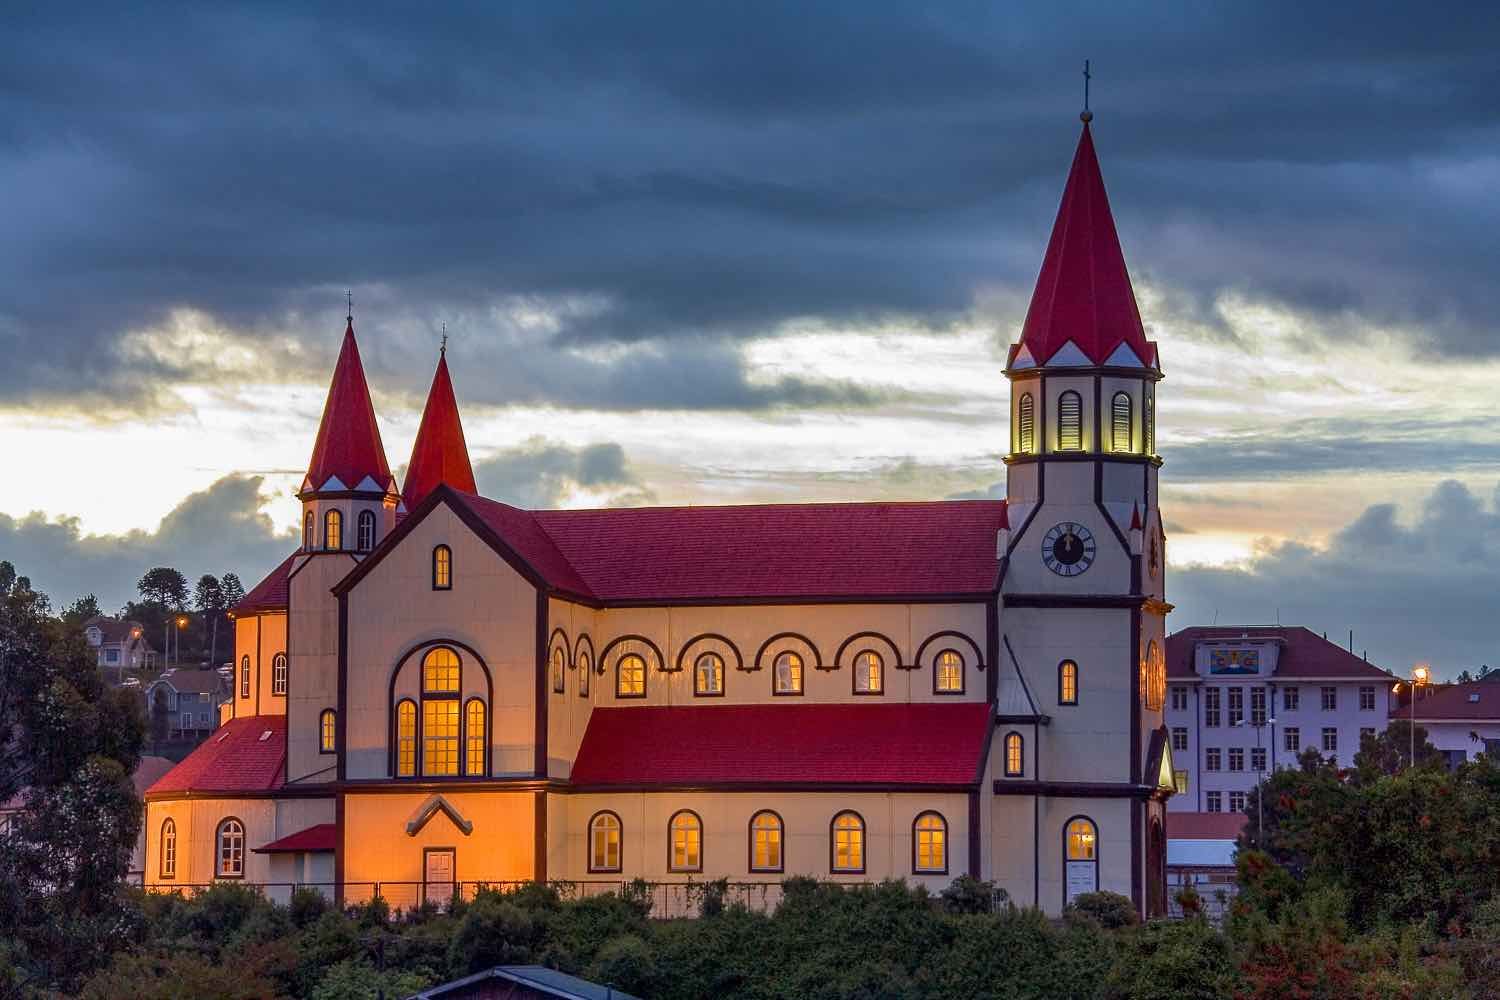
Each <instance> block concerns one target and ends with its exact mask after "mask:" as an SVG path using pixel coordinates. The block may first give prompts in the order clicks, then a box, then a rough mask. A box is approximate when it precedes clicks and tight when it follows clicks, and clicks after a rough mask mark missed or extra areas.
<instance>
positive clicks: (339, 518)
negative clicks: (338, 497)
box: [323, 510, 344, 551]
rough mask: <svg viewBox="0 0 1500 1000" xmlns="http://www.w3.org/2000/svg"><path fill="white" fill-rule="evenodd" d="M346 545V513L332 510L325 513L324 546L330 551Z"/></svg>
mask: <svg viewBox="0 0 1500 1000" xmlns="http://www.w3.org/2000/svg"><path fill="white" fill-rule="evenodd" d="M343 547H344V515H342V514H340V513H339V512H338V511H337V510H330V511H328V512H327V513H325V514H324V515H323V548H325V549H328V550H330V551H332V550H334V549H341V548H343Z"/></svg>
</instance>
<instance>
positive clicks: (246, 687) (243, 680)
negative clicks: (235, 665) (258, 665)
mask: <svg viewBox="0 0 1500 1000" xmlns="http://www.w3.org/2000/svg"><path fill="white" fill-rule="evenodd" d="M240 697H241V698H248V697H250V655H249V654H248V653H247V654H246V655H244V656H242V657H240Z"/></svg>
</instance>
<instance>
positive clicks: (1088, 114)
mask: <svg viewBox="0 0 1500 1000" xmlns="http://www.w3.org/2000/svg"><path fill="white" fill-rule="evenodd" d="M1093 78H1094V75H1093V74H1092V73H1090V72H1089V61H1088V60H1087V59H1085V60H1084V61H1083V114H1081V115H1079V116H1078V117H1079V119H1080V120H1081V121H1082V122H1083V123H1084V124H1085V125H1087V124H1088V123H1089V122H1091V121H1093V120H1094V113H1093V112H1092V111H1090V110H1089V81H1090V80H1092V79H1093Z"/></svg>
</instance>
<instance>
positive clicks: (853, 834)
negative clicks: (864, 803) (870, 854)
mask: <svg viewBox="0 0 1500 1000" xmlns="http://www.w3.org/2000/svg"><path fill="white" fill-rule="evenodd" d="M832 847H833V864H832V866H831V867H832V869H833V870H834V871H835V872H862V871H864V870H865V821H864V820H862V819H860V818H859V814H858V813H853V812H841V813H839V814H838V815H837V816H835V817H834V818H833V844H832Z"/></svg>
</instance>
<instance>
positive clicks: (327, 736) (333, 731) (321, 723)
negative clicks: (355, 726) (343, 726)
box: [318, 708, 339, 753]
mask: <svg viewBox="0 0 1500 1000" xmlns="http://www.w3.org/2000/svg"><path fill="white" fill-rule="evenodd" d="M338 740H339V727H338V715H337V714H336V713H335V712H334V710H333V709H331V708H325V709H323V711H322V712H320V713H318V753H333V752H334V751H335V750H337V749H338Z"/></svg>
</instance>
